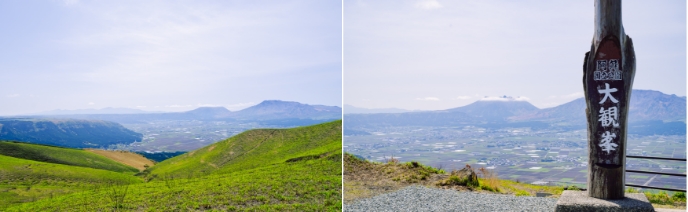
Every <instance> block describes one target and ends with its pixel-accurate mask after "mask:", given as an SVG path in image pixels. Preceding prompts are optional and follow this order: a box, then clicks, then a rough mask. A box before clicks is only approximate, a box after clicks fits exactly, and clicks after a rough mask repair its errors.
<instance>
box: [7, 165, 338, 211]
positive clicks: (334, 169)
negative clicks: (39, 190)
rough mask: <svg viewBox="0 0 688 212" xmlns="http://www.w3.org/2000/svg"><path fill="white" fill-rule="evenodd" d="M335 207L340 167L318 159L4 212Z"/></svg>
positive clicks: (87, 194)
mask: <svg viewBox="0 0 688 212" xmlns="http://www.w3.org/2000/svg"><path fill="white" fill-rule="evenodd" d="M338 160H340V159H339V158H338ZM113 190H114V191H115V192H113ZM125 190H126V193H125V195H122V196H124V197H123V198H122V201H121V203H119V204H117V203H118V201H117V200H115V199H117V197H118V196H117V195H116V194H114V193H116V192H120V193H122V192H124V191H125ZM341 206H342V205H341V162H340V161H335V160H332V159H328V158H319V159H317V160H304V161H298V162H293V163H281V164H275V165H270V166H265V167H260V168H255V169H250V170H245V171H238V172H235V173H230V174H212V175H208V176H204V177H198V178H173V179H172V178H169V179H165V180H158V181H151V182H148V183H139V184H132V185H129V186H128V187H127V186H115V187H110V188H103V189H100V190H97V191H93V190H91V191H86V192H81V193H74V194H70V195H65V196H60V197H57V198H52V199H45V200H41V201H37V202H33V203H28V204H22V205H19V206H17V207H12V208H9V209H8V211H52V210H60V211H102V210H105V211H109V210H113V209H123V210H138V209H144V210H155V211H173V210H181V211H188V210H210V209H217V210H227V209H230V210H231V209H236V210H246V211H254V210H258V211H262V210H292V211H316V210H317V211H326V210H328V211H334V210H340V209H341Z"/></svg>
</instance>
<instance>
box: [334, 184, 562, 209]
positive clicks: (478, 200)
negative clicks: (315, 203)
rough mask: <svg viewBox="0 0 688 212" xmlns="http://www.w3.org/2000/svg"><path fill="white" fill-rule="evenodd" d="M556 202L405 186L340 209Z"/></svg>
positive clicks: (550, 206) (501, 206) (546, 205)
mask: <svg viewBox="0 0 688 212" xmlns="http://www.w3.org/2000/svg"><path fill="white" fill-rule="evenodd" d="M345 195H346V194H345ZM556 203H557V199H554V198H544V197H516V196H512V195H500V194H480V193H473V192H458V191H454V190H444V189H436V188H426V187H422V186H409V187H406V188H403V189H401V190H399V191H396V192H392V193H387V194H382V195H378V196H375V197H371V198H368V199H363V200H359V201H356V202H354V203H353V204H350V205H344V211H554V208H555V207H556Z"/></svg>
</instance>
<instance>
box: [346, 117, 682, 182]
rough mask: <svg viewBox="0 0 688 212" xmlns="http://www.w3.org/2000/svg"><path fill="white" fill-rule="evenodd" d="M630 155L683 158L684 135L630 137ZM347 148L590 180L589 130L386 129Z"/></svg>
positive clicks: (642, 178)
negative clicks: (588, 157) (588, 173)
mask: <svg viewBox="0 0 688 212" xmlns="http://www.w3.org/2000/svg"><path fill="white" fill-rule="evenodd" d="M628 139H629V141H628V146H627V152H628V153H627V154H628V155H645V156H658V157H672V158H685V157H686V144H685V141H686V137H685V136H660V135H655V136H638V135H629V136H628ZM344 150H345V151H346V152H350V153H352V154H355V155H359V156H361V157H363V158H365V159H367V160H371V161H378V162H384V161H387V160H389V159H390V158H392V157H394V158H395V159H398V160H400V161H402V162H407V161H418V162H421V163H424V164H428V165H431V166H434V167H438V168H442V169H445V170H447V171H450V170H454V169H460V168H461V167H463V166H465V165H466V164H469V165H471V166H475V167H485V168H486V169H489V170H492V171H494V172H496V173H497V174H498V175H499V178H500V179H509V180H514V181H521V182H528V183H535V184H559V185H577V186H584V185H585V184H586V182H587V140H586V132H585V131H584V130H579V131H548V130H531V129H529V128H508V129H500V130H490V129H484V128H477V127H461V128H450V127H386V128H380V129H375V131H372V132H370V134H369V135H352V136H345V137H344ZM627 169H635V170H645V171H657V172H670V173H686V164H685V163H684V162H678V161H676V162H674V161H661V160H641V159H628V163H627ZM626 179H627V181H628V182H629V183H634V184H640V185H650V186H658V187H670V188H683V189H685V188H686V182H685V178H683V177H673V176H662V175H650V174H635V173H633V174H627V177H626Z"/></svg>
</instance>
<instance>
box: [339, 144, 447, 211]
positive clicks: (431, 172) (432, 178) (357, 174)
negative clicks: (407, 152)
mask: <svg viewBox="0 0 688 212" xmlns="http://www.w3.org/2000/svg"><path fill="white" fill-rule="evenodd" d="M443 173H444V171H442V170H439V169H435V168H432V167H429V166H424V165H422V164H420V163H417V162H408V163H400V162H399V160H397V159H394V158H390V159H389V160H388V161H387V162H386V163H374V162H369V161H366V160H363V159H359V158H357V157H356V156H353V155H351V154H348V153H346V154H344V202H345V203H351V202H352V201H354V200H358V199H363V198H368V197H372V196H376V195H379V194H383V193H389V192H393V191H396V190H399V189H400V188H403V187H406V186H409V185H412V184H420V185H426V186H432V185H434V183H435V182H436V181H438V180H440V179H442V178H443V177H445V176H446V175H444V174H443Z"/></svg>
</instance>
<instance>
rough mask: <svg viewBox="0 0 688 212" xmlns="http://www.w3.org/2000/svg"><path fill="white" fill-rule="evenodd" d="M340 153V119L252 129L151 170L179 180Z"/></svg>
mask: <svg viewBox="0 0 688 212" xmlns="http://www.w3.org/2000/svg"><path fill="white" fill-rule="evenodd" d="M337 150H339V151H340V152H341V120H340V121H334V122H329V123H324V124H318V125H313V126H308V127H297V128H292V129H259V130H249V131H246V132H243V133H241V134H239V135H236V136H234V137H231V138H229V139H227V140H225V141H221V142H217V143H215V144H212V145H210V146H207V147H204V148H201V149H198V150H195V151H192V152H188V153H186V154H183V155H180V156H177V157H174V158H170V159H168V160H165V161H163V162H161V163H159V164H157V165H155V166H154V167H152V168H151V170H150V173H151V174H152V175H157V176H166V175H174V176H177V177H188V175H189V174H198V175H204V174H209V173H230V172H234V171H240V170H245V169H251V168H256V167H260V166H265V165H269V164H276V163H283V162H285V161H287V160H290V159H295V158H299V157H304V156H321V155H323V154H326V153H329V152H336V151H337ZM340 154H341V153H340Z"/></svg>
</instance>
